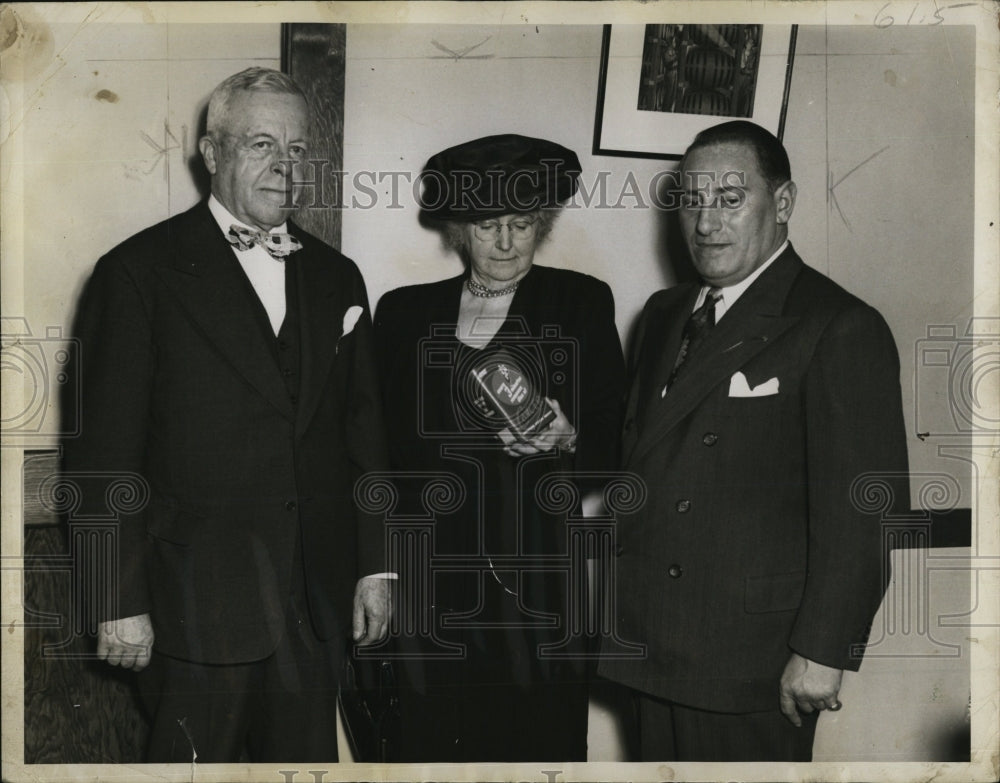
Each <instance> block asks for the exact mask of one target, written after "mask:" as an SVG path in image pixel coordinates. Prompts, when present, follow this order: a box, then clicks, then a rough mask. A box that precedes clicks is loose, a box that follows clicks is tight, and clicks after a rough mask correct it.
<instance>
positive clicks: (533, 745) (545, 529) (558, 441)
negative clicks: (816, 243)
mask: <svg viewBox="0 0 1000 783" xmlns="http://www.w3.org/2000/svg"><path fill="white" fill-rule="evenodd" d="M579 173H580V164H579V161H578V159H577V156H576V155H575V154H574V153H573V152H572V151H571V150H568V149H566V148H565V147H561V146H560V145H558V144H554V143H552V142H549V141H545V140H542V139H532V138H527V137H524V136H515V135H503V136H491V137H487V138H483V139H476V140H474V141H471V142H468V143H466V144H462V145H459V146H457V147H452V148H451V149H448V150H445V151H444V152H441V153H439V154H438V155H435V156H434V157H433V158H431V160H430V161H429V162H428V164H427V167H426V169H425V171H424V173H423V195H422V205H421V206H422V219H423V220H424V222H425V224H427V225H429V226H431V227H434V228H437V229H439V230H441V231H442V233H443V236H444V238H445V242H446V243H447V244H448V245H449V246H450V247H452V248H453V249H455V250H456V251H458V253H459V255H461V257H462V259H463V261H465V263H466V270H465V272H464V273H463V274H461V275H459V276H458V277H455V278H452V279H449V280H443V281H440V282H437V283H431V284H427V285H417V286H409V287H406V288H400V289H397V290H395V291H391V292H390V293H388V294H386V295H385V296H384V297H383V298H382V300H381V301H380V303H379V307H378V312H377V314H376V319H375V326H376V333H377V338H378V346H379V354H380V363H381V372H382V379H383V384H384V389H385V393H384V403H385V411H386V417H387V421H386V423H387V426H388V428H389V433H390V441H391V457H392V460H393V467H394V469H395V470H397V471H401V472H409V475H408V476H406V475H403V476H402V478H401V479H400V481H399V485H400V487H401V490H402V491H401V500H400V503H399V505H398V506H397V508H396V510H395V514H396V516H397V517H398V516H401V515H406V514H409V515H412V517H413V518H414V519H417V518H419V517H421V516H422V517H423V518H424V519H426V520H429V521H432V523H429V524H427V525H426V526H425V530H428V531H431V532H428V533H427V534H426V538H425V539H424V541H425V543H424V545H423V546H425V547H426V549H425V550H424V551H425V552H426V554H424V555H420V556H418V557H416V558H413V559H412V561H411V562H409V563H407V562H406V561H405V558H404V562H403V563H402V564H401V566H400V582H399V585H400V595H401V598H400V600H399V602H398V604H397V612H398V613H399V621H400V622H401V624H402V625H401V627H402V629H403V635H402V638H401V639H400V640H399V649H398V652H401V653H403V654H404V655H405V656H407V657H406V658H405V659H404V660H403V661H402V662H401V665H400V666H399V667H398V668H399V670H400V680H401V688H400V706H401V713H402V724H401V751H400V754H399V758H398V759H397V760H398V761H403V762H473V761H482V762H491V761H497V762H503V761H506V762H515V761H543V760H550V761H585V760H586V752H587V741H586V738H587V669H588V666H587V661H586V658H585V657H584V656H583V655H582V654H581V653H585V652H587V645H586V640H584V639H583V638H582V637H581V634H580V632H579V629H573V628H571V627H570V625H571V624H570V622H569V620H570V615H571V609H572V611H573V613H574V614H575V615H576V616H579V612H580V611H582V609H581V607H582V606H583V602H584V601H585V596H584V595H580V594H579V593H581V592H583V591H582V590H581V589H579V588H577V589H575V590H573V591H572V594H571V590H570V585H573V584H584V583H585V580H581V579H578V578H577V579H575V578H574V575H573V574H571V573H569V572H568V571H567V566H568V563H569V562H570V557H569V552H570V546H571V544H570V543H569V539H570V536H569V533H568V530H569V528H568V527H567V524H566V519H567V507H566V504H565V503H562V502H560V499H559V498H557V497H556V496H555V495H554V494H553V493H554V492H555V493H558V489H557V488H555V485H553V484H552V482H551V481H550V480H547V477H548V479H552V478H554V475H553V474H559V473H562V474H566V475H567V478H568V479H569V481H571V482H575V484H576V486H577V488H578V493H577V494H578V496H582V495H584V494H585V492H586V489H587V487H585V486H583V484H582V482H581V477H580V474H584V473H589V474H591V478H593V474H599V473H604V474H606V473H608V472H609V471H611V470H613V469H614V468H615V467H616V460H617V443H618V436H619V428H620V417H621V403H622V396H623V385H624V362H623V359H622V352H621V344H620V342H619V338H618V332H617V330H616V327H615V322H614V301H613V299H612V295H611V290H610V289H609V287H608V286H607V285H606V284H605V283H603V282H601V281H599V280H597V279H595V278H593V277H589V276H587V275H583V274H579V273H577V272H571V271H568V270H563V269H553V268H548V267H541V266H535V265H534V263H533V262H534V255H535V251H536V249H537V248H538V246H539V245H540V244H541V243H542V242H543V241H544V240H545V239H547V237H548V236H549V232H550V231H551V229H552V227H553V223H554V222H555V219H556V216H557V214H558V209H559V206H560V204H562V203H563V202H565V201H566V200H567V199H568V198H570V197H571V196H572V195H573V193H574V192H575V191H576V188H577V177H578V175H579ZM435 479H439V482H438V483H439V487H450V490H449V491H448V492H445V493H444V495H447V497H446V498H443V496H442V495H435V492H434V491H430V492H429V491H428V488H429V485H431V484H434V482H435ZM598 480H599V479H598ZM576 576H577V577H578V576H579V574H577V575H576ZM421 596H425V597H421ZM573 607H575V609H573ZM546 646H548V650H546ZM553 653H555V654H553Z"/></svg>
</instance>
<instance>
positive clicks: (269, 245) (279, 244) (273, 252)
mask: <svg viewBox="0 0 1000 783" xmlns="http://www.w3.org/2000/svg"><path fill="white" fill-rule="evenodd" d="M226 239H228V240H229V244H230V245H232V246H233V247H235V248H236V249H237V250H249V249H250V248H252V247H253V246H254V245H260V246H261V247H262V248H264V250H266V251H267V252H268V254H269V255H270V256H271V258H274V259H276V260H278V261H284V260H285V256H287V255H288V254H289V253H294V252H295V251H296V250H301V249H302V243H301V242H299V240H297V239H296V238H295V237H293V236H292V235H291V234H269V233H267V232H266V231H260V230H258V229H255V228H247V227H246V226H237V225H232V226H230V227H229V233H228V234H226Z"/></svg>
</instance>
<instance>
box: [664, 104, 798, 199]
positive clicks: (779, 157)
mask: <svg viewBox="0 0 1000 783" xmlns="http://www.w3.org/2000/svg"><path fill="white" fill-rule="evenodd" d="M716 144H746V145H747V146H749V147H750V148H751V149H753V151H754V154H755V155H756V156H757V165H758V166H759V167H760V173H761V174H762V175H763V176H764V179H765V180H766V181H767V184H768V186H769V187H770V188H771V190H772V191H774V190H775V189H777V188H778V186H780V185H783V184H785V183H786V182H788V180H790V179H791V178H792V167H791V165H790V164H789V162H788V153H787V152H785V146H784V145H783V144H782V143H781V141H780V140H779V139H778V138H777V137H776V136H775V135H774V134H772V133H771V132H770V131H768V130H766V129H764V128H762V127H760V125H757V124H756V123H753V122H748V121H747V120H733V121H732V122H723V123H722V124H721V125H713V126H712V127H711V128H705V130H703V131H702V132H701V133H699V134H698V135H697V136H695V137H694V141H692V142H691V146H690V147H688V148H687V151H686V152H685V153H684V157H685V158H686V157H687V156H688V155H690V154H691V151H692V150H694V149H698V148H700V147H709V146H715V145H716ZM683 166H684V161H681V167H682V168H683Z"/></svg>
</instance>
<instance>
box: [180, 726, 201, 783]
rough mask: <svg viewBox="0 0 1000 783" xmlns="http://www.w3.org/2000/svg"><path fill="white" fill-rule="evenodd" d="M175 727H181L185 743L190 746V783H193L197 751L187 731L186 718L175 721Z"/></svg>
mask: <svg viewBox="0 0 1000 783" xmlns="http://www.w3.org/2000/svg"><path fill="white" fill-rule="evenodd" d="M177 725H178V726H180V727H181V731H183V732H184V736H185V737H187V741H188V742H189V743H190V744H191V783H194V773H195V770H196V769H197V762H198V751H197V750H195V747H194V739H193V738H192V737H191V732H190V731H188V727H187V718H186V717H185V718H181V719H180V720H179V721H177Z"/></svg>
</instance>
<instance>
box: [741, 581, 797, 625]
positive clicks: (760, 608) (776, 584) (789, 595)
mask: <svg viewBox="0 0 1000 783" xmlns="http://www.w3.org/2000/svg"><path fill="white" fill-rule="evenodd" d="M805 585H806V572H805V571H794V572H792V573H790V574H774V575H768V576H748V577H747V581H746V592H745V594H744V604H743V608H744V610H745V611H746V612H747V614H762V613H764V612H787V611H791V610H793V609H797V608H798V606H799V602H800V601H801V600H802V591H803V590H804V589H805Z"/></svg>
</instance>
